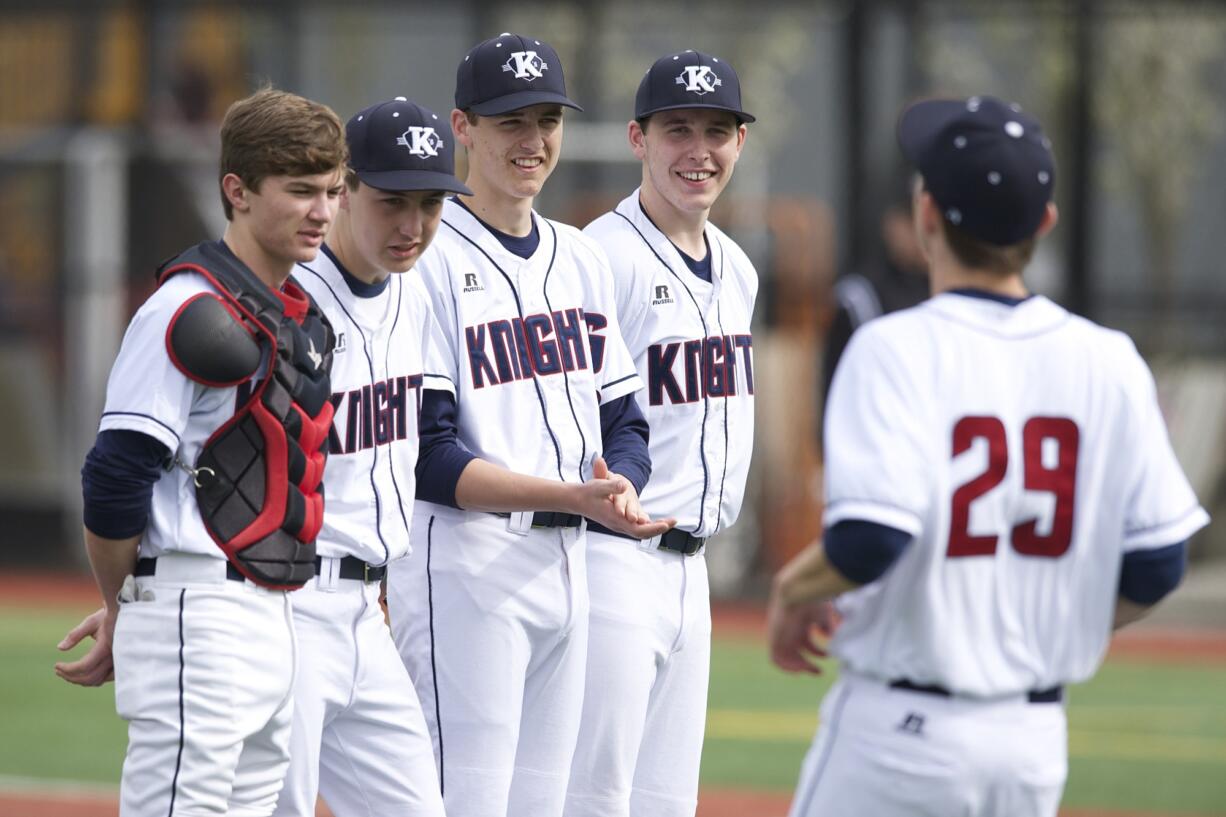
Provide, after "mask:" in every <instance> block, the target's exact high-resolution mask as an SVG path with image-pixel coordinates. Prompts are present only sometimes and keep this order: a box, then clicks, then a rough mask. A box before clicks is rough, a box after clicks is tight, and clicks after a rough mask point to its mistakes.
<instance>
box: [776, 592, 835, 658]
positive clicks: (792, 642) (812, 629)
mask: <svg viewBox="0 0 1226 817" xmlns="http://www.w3.org/2000/svg"><path fill="white" fill-rule="evenodd" d="M839 621H840V619H839V614H838V612H837V611H836V610H835V609H834V604H833V603H831V602H829V601H819V602H808V603H805V604H797V605H794V606H792V607H790V608H789V607H785V606H784V605H783V602H782V601H781V600H780V599H779V596H778V594H772V596H771V600H770V607H769V608H768V610H767V616H766V629H767V636H768V638H769V640H770V653H771V661H773V662H774V663H775V666H777V667H779V668H780V669H782V670H786V671H788V672H807V673H809V674H811V675H821V673H822V668H821V666H820V665H819V664H818V663H817V659H819V658H825V657H826V650H825V648H824V646H823V645H822V643H821V641H819V639H818V635H819V634H820V635H821V637H822V638H823V639H825V638H829V637H830V636H831V635H833V634H834V631H835V629H837V628H838V625H839Z"/></svg>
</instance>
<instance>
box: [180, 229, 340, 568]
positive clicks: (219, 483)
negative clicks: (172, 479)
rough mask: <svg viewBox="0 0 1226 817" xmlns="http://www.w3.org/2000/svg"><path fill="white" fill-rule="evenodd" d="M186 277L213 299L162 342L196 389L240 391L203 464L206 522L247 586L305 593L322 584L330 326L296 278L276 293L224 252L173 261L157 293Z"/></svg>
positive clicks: (190, 309) (185, 309)
mask: <svg viewBox="0 0 1226 817" xmlns="http://www.w3.org/2000/svg"><path fill="white" fill-rule="evenodd" d="M180 272H195V273H199V274H200V275H203V276H204V277H205V278H207V279H208V280H209V282H210V283H212V284H213V286H214V287H215V288H216V290H217V293H216V294H205V295H198V296H196V297H194V298H191V299H189V300H188V301H187V302H186V303H185V304H184V305H183V306H182V307H181V308H180V309H179V311H178V312H177V313H176V314H175V316H174V318H173V319H172V320H171V322H170V326H169V328H168V329H167V332H166V347H167V351H168V352H169V354H170V357H171V360H173V361H174V363H175V365H176V366H177V367H178V368H179V370H180V371H182V372H183V373H184V374H185V375H186V376H187V377H189V378H191V379H192V380H195V381H196V382H199V383H203V384H205V385H208V386H214V387H226V386H238V387H239V389H238V400H237V407H236V411H235V413H234V416H233V417H231V418H230V419H229V420H227V421H226V422H225V423H224V424H222V426H221V427H220V428H218V429H217V430H216V431H214V432H213V434H212V435H211V436H210V437H209V438H208V440H207V441H206V442H205V444H204V447H203V448H202V449H201V451H200V456H199V457H198V458H197V460H196V463H195V469H194V470H195V475H196V500H197V502H198V503H199V506H200V516H201V517H202V518H203V520H204V525H205V528H206V529H207V530H208V532H209V535H210V536H212V538H213V541H215V542H216V543H217V545H218V547H220V548H221V549H222V550H223V551H224V552H225V554H226V557H227V558H228V559H229V560H230V562H231V563H232V564H233V565H234V566H235V567H236V568H238V570H239V571H240V572H241V573H242V574H243V575H244V576H246V577H247V578H249V579H251V580H252V581H254V582H257V583H258V584H261V585H263V586H265V587H270V588H275V589H282V590H293V589H297V588H299V587H301V586H302V585H303V584H305V583H306V582H307V581H309V580H310V579H311V578H312V577H313V576H314V575H315V537H316V536H317V535H318V534H319V528H320V526H321V525H322V523H323V510H324V497H323V485H322V484H321V480H322V479H323V471H324V460H325V457H326V456H327V446H328V431H329V429H330V428H331V426H332V413H333V405H332V402H331V401H330V400H329V399H328V398H329V395H330V393H331V384H330V382H329V372H330V371H331V369H332V348H333V345H334V339H335V338H334V336H333V332H332V327H331V325H330V324H329V323H328V320H327V318H325V317H324V315H323V313H322V312H320V310H319V307H318V306H317V305H316V304H315V302H314V301H313V300H311V297H310V296H309V295H307V294H306V293H305V292H304V291H303V290H302V289H301V288H300V287H299V286H298V285H297V283H296V282H295V281H294V280H293V279H292V278H291V279H289V280H288V281H286V283H285V286H284V287H283V290H282V292H281V293H279V294H278V293H274V292H273V291H272V290H270V289H269V288H268V287H267V286H266V285H265V284H264V283H263V282H261V281H260V280H259V279H258V278H257V277H256V276H255V274H254V273H252V272H251V270H249V269H248V268H247V267H246V266H244V265H243V264H242V263H241V262H239V261H238V260H237V259H236V258H234V257H233V256H231V255H229V254H228V253H226V252H224V251H223V250H222V249H221V248H220V247H219V246H218V245H216V244H213V243H208V242H206V243H204V244H199V245H197V246H195V247H193V248H192V249H190V250H188V251H187V252H185V253H183V254H182V255H180V256H178V257H177V258H175V259H173V260H171V261H170V262H168V263H167V264H166V265H165V266H164V267H163V269H162V272H161V274H160V276H159V282H163V281H165V280H166V279H167V278H169V277H170V276H172V275H175V274H176V273H180ZM252 378H254V380H253V379H252Z"/></svg>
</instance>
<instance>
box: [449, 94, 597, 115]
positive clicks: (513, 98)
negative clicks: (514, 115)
mask: <svg viewBox="0 0 1226 817" xmlns="http://www.w3.org/2000/svg"><path fill="white" fill-rule="evenodd" d="M550 102H552V103H554V104H555V105H564V106H566V107H567V108H574V109H575V110H576V111H582V110H583V108H581V107H579V105H577V104H576V103H575V102H572V101H571V100H570V98H568V97H566V96H564V95H562V94H559V93H555V92H554V91H517V92H516V93H513V94H507V95H506V96H500V97H497V98H495V99H488V100H486V101H485V102H478V103H477V104H475V105H470V106H469V107H468V110H470V111H472V112H473V113H475V114H478V115H479V116H497V115H498V114H500V113H509V112H511V111H518V110H520V109H521V108H527V107H529V106H532V105H545V104H548V103H550Z"/></svg>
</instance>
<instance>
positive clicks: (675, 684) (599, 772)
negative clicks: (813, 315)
mask: <svg viewBox="0 0 1226 817" xmlns="http://www.w3.org/2000/svg"><path fill="white" fill-rule="evenodd" d="M752 121H754V117H753V116H751V115H750V114H748V113H746V112H745V110H744V109H743V108H742V107H741V88H740V83H739V80H738V78H737V75H736V72H735V71H734V70H733V68H732V66H731V65H729V64H728V63H727V62H725V61H723V60H720V59H719V58H718V57H713V56H710V55H708V54H703V53H699V52H697V51H683V52H680V53H676V54H669V55H666V56H664V57H661V58H660V59H658V60H656V61H655V63H654V64H653V65H652V66H651V68H650V70H648V71H647V73H646V75H645V76H644V77H643V79H642V82H641V83H640V84H639V88H638V93H637V94H636V96H635V106H634V119H633V120H632V121H631V122H630V123H629V139H630V146H631V148H632V149H633V150H634V154H635V156H637V157H638V158H639V160H640V161H641V162H642V164H643V172H642V184H641V186H640V187H639V189H637V190H635V191H634V192H633V193H631V194H630V195H629V196H628V197H627V198H626V199H624V200H623V201H622V202H621V204H619V205H618V206H617V208H616V209H614V210H613V211H612V212H610V213H606V214H605V215H603V216H601V217H600V218H598V219H596V221H594V222H592V223H591V224H590V225H588V226H587V227H586V228H585V229H584V233H585V234H586V235H588V236H590V237H591V238H593V239H594V240H596V241H597V242H598V243H599V244H600V245H601V246H602V247H604V248H605V250H606V252H607V254H608V256H609V259H610V263H611V265H612V268H613V278H614V282H615V287H616V298H617V317H618V321H619V323H620V324H621V328H622V333H623V335H624V336H625V338H626V343H627V345H628V346H629V348H630V353H631V355H632V356H633V357H634V362H635V366H636V368H637V370H638V372H639V376H640V377H641V378H642V379H643V380H644V381H645V382H646V383H647V388H646V389H645V390H644V391H640V392H638V393H637V394H636V395H635V396H636V398H637V400H638V402H639V406H640V408H641V409H642V410H643V413H644V414H645V415H646V417H647V420H648V422H649V424H650V426H651V443H650V453H651V460H652V462H653V463H654V466H653V470H652V476H651V481H650V482H649V483H648V484H647V487H646V488H645V489H644V491H643V493H642V505H643V508H644V510H645V511H647V513H649V514H650V515H652V516H665V515H667V516H670V517H675V518H676V519H677V520H678V523H677V527H676V528H674V529H672V530H670V531H668V532H667V533H665V534H664V535H663V536H656V537H652V538H650V539H642V540H628V539H627V538H626V537H625V536H624V535H623V534H620V533H618V532H616V531H612V530H609V529H607V528H605V527H603V526H601V525H599V524H598V523H595V522H592V523H589V525H588V587H589V589H590V592H591V610H592V612H591V625H590V627H591V629H590V632H589V635H588V664H587V693H586V698H585V699H584V707H583V722H582V726H581V728H580V735H579V743H578V748H577V750H576V754H575V762H574V765H573V766H572V769H571V777H570V786H569V790H568V792H567V798H566V814H567V815H568V817H581V816H586V815H593V816H594V815H601V816H602V817H609V816H611V815H631V814H633V815H644V816H645V815H653V817H672V816H675V817H682V816H683V815H689V817H692V815H693V814H694V811H695V809H696V808H697V803H698V766H699V760H700V758H701V755H702V738H703V727H704V724H705V722H706V705H707V677H708V674H709V669H710V654H711V605H710V598H709V591H708V586H707V567H706V561H705V556H704V554H703V544H704V542H705V541H706V539H707V537H709V536H712V535H714V534H715V533H717V532H719V531H721V530H723V529H724V528H726V527H728V526H729V525H731V524H732V523H733V522H735V521H736V518H737V514H738V513H739V512H740V509H741V501H742V499H743V498H744V493H745V478H746V474H747V472H748V470H749V459H750V454H751V452H752V445H753V416H754V415H753V408H754V380H753V335H752V333H751V329H750V323H751V320H752V316H753V307H754V298H755V296H756V295H757V292H758V276H757V273H756V272H755V271H754V268H753V264H751V263H750V261H749V258H747V257H746V255H745V253H744V252H742V251H741V248H740V247H738V246H737V245H736V244H735V243H734V242H733V241H732V240H731V239H730V238H729V237H728V236H727V235H726V234H724V232H723V231H721V230H720V229H719V228H718V227H716V226H715V225H713V224H711V223H710V222H708V220H707V216H708V214H709V213H710V210H711V207H712V205H713V204H714V203H715V200H716V199H717V198H718V197H719V194H720V193H721V192H722V191H723V189H724V187H725V186H726V185H727V184H728V180H729V179H730V178H731V177H732V171H733V168H734V167H735V165H736V161H737V158H738V157H739V156H740V153H741V149H742V148H743V147H744V144H745V137H746V133H747V128H746V124H745V123H747V122H752Z"/></svg>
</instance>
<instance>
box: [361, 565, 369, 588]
mask: <svg viewBox="0 0 1226 817" xmlns="http://www.w3.org/2000/svg"><path fill="white" fill-rule="evenodd" d="M362 582H363V584H370V562H362Z"/></svg>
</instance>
